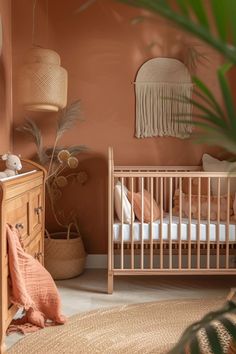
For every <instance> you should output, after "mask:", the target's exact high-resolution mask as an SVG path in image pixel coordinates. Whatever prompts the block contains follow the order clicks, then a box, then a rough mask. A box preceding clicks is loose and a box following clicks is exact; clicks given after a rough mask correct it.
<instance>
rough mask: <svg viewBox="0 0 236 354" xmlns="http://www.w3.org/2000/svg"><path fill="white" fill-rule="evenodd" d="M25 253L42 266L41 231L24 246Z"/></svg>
mask: <svg viewBox="0 0 236 354" xmlns="http://www.w3.org/2000/svg"><path fill="white" fill-rule="evenodd" d="M25 251H26V252H27V253H29V254H30V255H31V256H33V257H34V258H35V259H37V260H38V261H39V262H40V263H42V264H43V261H44V255H43V235H42V231H41V232H39V233H38V234H37V235H35V237H34V238H33V239H32V240H31V241H30V243H28V244H27V245H26V246H25Z"/></svg>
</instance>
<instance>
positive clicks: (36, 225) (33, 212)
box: [29, 186, 44, 234]
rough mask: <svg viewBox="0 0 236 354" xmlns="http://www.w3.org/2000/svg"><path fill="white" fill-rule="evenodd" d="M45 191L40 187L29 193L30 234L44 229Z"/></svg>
mask: <svg viewBox="0 0 236 354" xmlns="http://www.w3.org/2000/svg"><path fill="white" fill-rule="evenodd" d="M42 195H43V190H42V187H41V186H39V187H37V188H34V189H32V190H31V191H30V192H29V205H30V209H29V222H30V232H31V233H33V234H34V233H37V232H39V231H40V230H41V229H42V224H43V215H44V214H43V200H42Z"/></svg>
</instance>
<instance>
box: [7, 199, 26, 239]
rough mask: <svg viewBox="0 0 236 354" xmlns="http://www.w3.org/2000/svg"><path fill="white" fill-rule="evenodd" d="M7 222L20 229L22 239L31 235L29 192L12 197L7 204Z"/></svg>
mask: <svg viewBox="0 0 236 354" xmlns="http://www.w3.org/2000/svg"><path fill="white" fill-rule="evenodd" d="M5 212H6V222H7V223H9V224H11V225H12V226H15V227H16V228H17V229H19V231H20V234H21V237H22V240H25V239H27V238H28V237H29V235H30V228H29V217H28V215H29V198H28V195H27V194H23V195H22V196H20V197H18V198H15V199H10V200H8V201H7V202H6V204H5Z"/></svg>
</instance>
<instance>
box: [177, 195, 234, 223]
mask: <svg viewBox="0 0 236 354" xmlns="http://www.w3.org/2000/svg"><path fill="white" fill-rule="evenodd" d="M227 203H228V200H227V196H226V195H224V196H223V195H221V196H220V220H221V221H227ZM210 205H211V206H210V220H212V221H215V220H217V210H218V197H217V196H214V195H211V196H210ZM233 206H234V197H233V196H232V195H231V196H230V209H229V216H232V215H234V208H233ZM200 212H201V215H200V218H201V220H207V219H208V197H207V196H206V195H201V196H200ZM172 213H173V215H174V216H179V189H176V191H175V194H174V208H173V210H172ZM182 217H183V218H188V217H189V195H187V194H185V193H183V192H182ZM191 217H192V218H193V219H197V218H198V195H191Z"/></svg>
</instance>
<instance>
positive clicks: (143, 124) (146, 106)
mask: <svg viewBox="0 0 236 354" xmlns="http://www.w3.org/2000/svg"><path fill="white" fill-rule="evenodd" d="M135 88H136V137H137V138H146V137H154V136H173V137H178V138H187V137H189V136H190V134H191V132H192V124H191V116H192V105H191V103H189V102H187V100H186V98H187V99H189V98H191V96H192V89H193V85H192V84H191V83H189V84H179V83H177V84H176V83H141V82H136V86H135ZM183 120H184V121H186V122H184V123H183V122H182V121H183Z"/></svg>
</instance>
